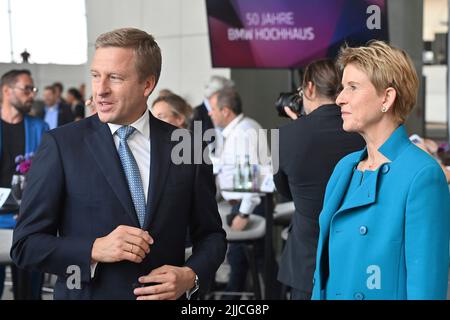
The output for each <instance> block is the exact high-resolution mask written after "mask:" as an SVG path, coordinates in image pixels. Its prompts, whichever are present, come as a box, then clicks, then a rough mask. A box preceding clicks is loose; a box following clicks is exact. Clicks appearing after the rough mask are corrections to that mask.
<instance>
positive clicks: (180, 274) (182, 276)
mask: <svg viewBox="0 0 450 320" xmlns="http://www.w3.org/2000/svg"><path fill="white" fill-rule="evenodd" d="M138 280H139V283H142V284H146V283H152V282H153V283H158V284H156V285H153V286H149V287H142V288H136V289H134V294H135V295H136V296H138V297H137V300H176V299H178V298H179V297H180V296H181V295H182V294H185V293H186V292H187V291H188V290H190V289H192V288H193V287H194V285H195V273H194V271H192V269H191V268H189V267H175V266H169V265H165V266H162V267H159V268H157V269H154V270H152V272H150V273H149V274H148V275H146V276H143V277H140V278H139V279H138Z"/></svg>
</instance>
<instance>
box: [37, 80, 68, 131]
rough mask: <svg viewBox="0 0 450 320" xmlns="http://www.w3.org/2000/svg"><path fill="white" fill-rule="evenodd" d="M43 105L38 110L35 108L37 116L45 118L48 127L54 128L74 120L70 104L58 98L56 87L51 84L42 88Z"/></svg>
mask: <svg viewBox="0 0 450 320" xmlns="http://www.w3.org/2000/svg"><path fill="white" fill-rule="evenodd" d="M43 98H44V103H45V106H44V107H43V108H42V109H40V110H35V112H34V113H35V114H36V116H37V117H40V118H41V119H43V120H45V122H47V124H48V125H49V127H50V129H54V128H57V127H60V126H63V125H65V124H67V123H70V122H72V121H74V120H75V117H74V116H73V113H72V110H71V109H70V106H69V105H67V104H65V103H64V102H63V101H61V100H59V99H58V96H57V94H56V89H55V87H53V86H47V87H45V88H44V94H43Z"/></svg>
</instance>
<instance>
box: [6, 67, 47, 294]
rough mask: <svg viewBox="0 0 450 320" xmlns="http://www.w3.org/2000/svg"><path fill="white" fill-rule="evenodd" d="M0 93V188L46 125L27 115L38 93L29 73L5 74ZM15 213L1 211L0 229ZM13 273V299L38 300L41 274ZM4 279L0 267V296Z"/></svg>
mask: <svg viewBox="0 0 450 320" xmlns="http://www.w3.org/2000/svg"><path fill="white" fill-rule="evenodd" d="M0 90H1V105H0V187H3V188H10V187H11V180H12V176H13V175H14V174H15V173H16V163H15V159H16V157H17V156H18V155H25V154H27V153H31V152H34V151H35V150H36V149H37V147H38V145H39V143H40V140H41V136H42V134H43V133H44V132H45V131H47V130H48V125H47V124H46V123H45V122H44V121H42V120H40V119H37V118H33V117H30V116H28V115H27V114H28V113H29V111H30V110H31V106H32V104H33V100H34V96H35V94H36V92H37V89H36V88H35V87H34V83H33V79H32V78H31V73H30V72H29V71H28V70H11V71H9V72H7V73H5V74H4V75H3V76H2V77H1V80H0ZM16 214H17V213H14V212H5V210H1V209H0V228H7V229H10V228H13V227H14V226H15V217H14V216H15V215H16ZM12 270H13V283H14V297H15V299H39V298H40V287H41V284H40V282H41V280H40V279H41V278H42V275H41V274H36V273H30V272H26V271H23V270H19V269H17V268H16V267H13V268H12ZM4 278H5V269H4V267H0V297H1V295H2V293H3V283H4ZM32 283H35V284H34V285H33V284H32Z"/></svg>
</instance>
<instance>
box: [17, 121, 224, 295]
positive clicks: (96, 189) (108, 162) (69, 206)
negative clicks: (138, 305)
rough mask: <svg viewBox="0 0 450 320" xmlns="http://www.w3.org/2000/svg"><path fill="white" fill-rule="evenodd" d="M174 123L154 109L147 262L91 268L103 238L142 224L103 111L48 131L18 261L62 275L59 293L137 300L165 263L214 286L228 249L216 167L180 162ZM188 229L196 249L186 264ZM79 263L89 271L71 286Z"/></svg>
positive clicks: (25, 203)
mask: <svg viewBox="0 0 450 320" xmlns="http://www.w3.org/2000/svg"><path fill="white" fill-rule="evenodd" d="M174 129H176V128H175V127H173V126H171V125H169V124H167V123H165V122H162V121H160V120H158V119H156V118H154V117H153V116H152V115H151V114H150V139H151V142H150V145H151V149H150V150H151V159H150V161H151V162H150V184H149V191H148V204H147V217H146V221H145V224H144V226H143V229H144V230H148V232H149V233H150V235H151V236H152V237H153V239H154V241H155V242H154V244H153V245H152V246H151V251H150V253H149V254H148V255H147V257H146V258H145V259H144V261H143V262H142V263H140V264H136V263H132V262H129V261H122V262H118V263H99V264H98V265H97V268H96V270H95V276H94V278H91V275H90V265H91V250H92V245H93V242H94V240H95V239H96V238H99V237H104V236H106V235H108V234H109V233H110V232H111V231H113V230H114V229H115V228H116V227H117V226H119V225H128V226H134V227H139V222H138V218H137V215H136V212H135V210H134V206H133V202H132V199H131V195H130V192H129V189H128V185H127V182H126V177H125V174H124V173H123V169H122V166H121V163H120V159H119V156H118V153H117V150H116V146H115V145H114V140H113V136H112V134H111V131H110V129H109V127H108V125H107V124H104V123H101V122H100V120H99V118H98V116H97V115H95V116H92V117H89V118H87V119H84V120H81V121H78V122H76V123H73V124H69V125H67V126H65V127H61V128H57V129H55V130H52V131H50V132H49V133H47V134H45V135H44V137H43V141H42V143H41V146H40V148H39V150H38V152H37V153H36V156H35V158H34V160H33V165H32V168H31V170H30V172H29V175H28V180H27V183H28V184H27V187H26V190H25V192H24V197H23V200H22V204H21V210H20V214H19V219H18V223H17V227H16V229H15V231H14V237H13V246H12V249H11V256H12V258H13V260H14V262H15V263H16V264H17V265H18V266H19V267H21V268H26V269H30V268H34V269H38V270H41V271H44V272H48V273H52V274H56V275H58V280H57V282H56V285H55V299H135V298H136V297H135V296H134V295H133V284H134V283H136V282H137V279H138V277H139V276H142V275H144V274H148V273H149V272H150V271H151V270H152V269H155V268H157V267H160V266H162V265H165V264H168V265H175V266H184V265H186V266H189V267H191V268H192V269H193V270H194V272H195V273H196V274H197V275H198V277H199V282H200V287H201V288H205V287H207V286H208V284H209V283H210V281H212V279H213V277H214V275H215V272H216V270H217V268H218V267H219V265H220V264H221V263H222V261H223V259H224V256H225V251H226V239H225V232H224V231H223V229H222V226H221V220H220V216H219V213H218V210H217V203H216V201H215V185H214V179H213V174H212V168H211V166H209V165H206V164H180V165H175V164H173V163H172V161H171V151H172V147H173V146H174V145H175V144H176V143H178V142H172V141H171V134H172V132H173V130H174ZM191 144H192V146H193V143H191ZM188 227H189V230H190V236H191V239H192V243H193V246H194V248H193V255H192V256H191V257H190V258H189V259H188V260H187V262H186V263H185V239H186V230H187V228H188ZM70 266H78V267H79V268H80V270H81V289H70V288H68V286H67V282H71V283H74V278H73V277H72V278H70V276H71V275H73V274H74V271H73V270H74V269H68V268H70ZM72 268H74V267H72ZM75 268H77V267H75ZM67 280H69V281H67Z"/></svg>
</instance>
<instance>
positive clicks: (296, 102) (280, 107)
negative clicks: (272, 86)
mask: <svg viewBox="0 0 450 320" xmlns="http://www.w3.org/2000/svg"><path fill="white" fill-rule="evenodd" d="M275 107H276V109H277V111H278V115H279V116H280V117H289V116H288V115H287V114H286V112H285V111H284V107H289V108H290V109H291V110H292V111H294V112H295V113H297V114H301V112H302V108H303V101H302V98H301V97H300V95H299V94H298V92H297V91H295V92H282V93H280V95H279V97H278V99H277V101H276V102H275Z"/></svg>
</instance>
